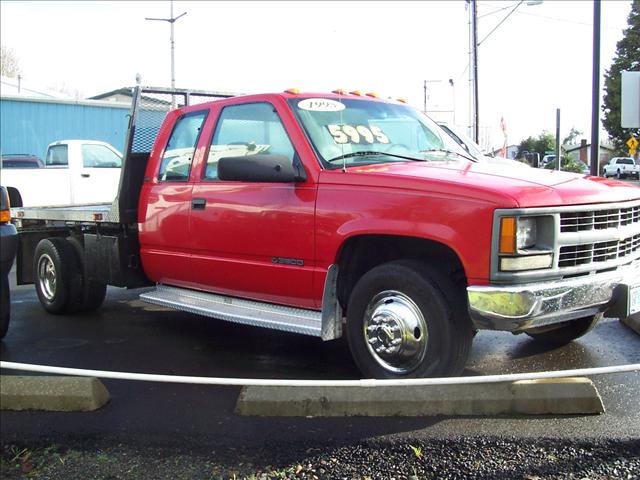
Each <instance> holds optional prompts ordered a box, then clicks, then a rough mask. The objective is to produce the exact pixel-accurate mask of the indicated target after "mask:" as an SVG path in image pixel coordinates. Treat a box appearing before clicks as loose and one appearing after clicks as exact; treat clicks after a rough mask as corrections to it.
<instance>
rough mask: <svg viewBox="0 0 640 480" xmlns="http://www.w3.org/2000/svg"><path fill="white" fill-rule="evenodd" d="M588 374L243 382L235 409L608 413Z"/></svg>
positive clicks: (335, 413) (302, 413)
mask: <svg viewBox="0 0 640 480" xmlns="http://www.w3.org/2000/svg"><path fill="white" fill-rule="evenodd" d="M604 411H605V410H604V405H603V404H602V399H601V398H600V395H599V394H598V391H597V390H596V388H595V386H594V385H593V383H592V382H591V380H589V379H588V378H559V379H548V380H523V381H518V382H502V383H479V384H466V385H438V386H401V387H374V388H362V387H307V388H301V387H243V389H242V391H241V392H240V396H239V397H238V401H237V403H236V411H235V412H236V414H238V415H246V416H250V415H255V416H287V417H349V416H365V417H386V416H390V417H395V416H408V417H415V416H437V415H474V416H476V415H505V414H517V415H585V414H599V413H604Z"/></svg>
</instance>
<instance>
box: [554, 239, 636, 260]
mask: <svg viewBox="0 0 640 480" xmlns="http://www.w3.org/2000/svg"><path fill="white" fill-rule="evenodd" d="M638 251H640V234H638V235H633V236H631V237H628V238H625V239H622V240H611V241H608V242H597V243H586V244H581V245H566V246H564V247H560V259H559V263H558V266H559V267H560V268H564V267H577V266H579V265H588V264H590V263H603V262H608V261H612V260H617V259H619V258H622V257H627V256H629V255H632V254H634V253H635V252H638Z"/></svg>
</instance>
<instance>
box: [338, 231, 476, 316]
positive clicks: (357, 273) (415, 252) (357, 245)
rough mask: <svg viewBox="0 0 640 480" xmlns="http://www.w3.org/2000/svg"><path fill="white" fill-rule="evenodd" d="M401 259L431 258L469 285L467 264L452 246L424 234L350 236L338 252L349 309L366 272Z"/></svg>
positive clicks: (456, 280) (342, 294) (341, 290)
mask: <svg viewBox="0 0 640 480" xmlns="http://www.w3.org/2000/svg"><path fill="white" fill-rule="evenodd" d="M401 259H407V260H419V261H422V262H427V263H429V262H430V263H431V264H432V265H433V266H435V267H437V268H438V269H440V270H441V271H442V272H443V273H444V274H446V275H449V276H450V277H451V279H452V280H453V282H454V284H455V285H457V286H460V288H464V287H466V284H467V280H466V275H465V272H464V267H463V266H462V263H461V262H460V259H459V258H458V256H457V254H456V253H455V252H454V251H453V250H452V249H451V248H449V247H448V246H446V245H444V244H442V243H439V242H435V241H433V240H427V239H423V238H414V237H401V236H392V235H362V236H357V237H353V238H350V239H349V240H347V241H346V242H345V244H344V245H343V246H342V248H341V249H340V253H339V254H338V260H337V263H338V267H339V272H338V285H337V294H338V300H339V301H340V305H341V306H342V308H343V309H345V310H346V306H347V303H348V299H349V295H350V294H351V291H352V290H353V287H354V286H355V284H356V283H357V281H358V280H359V279H360V277H362V275H364V274H365V273H367V272H368V271H369V270H371V269H372V268H374V267H376V266H377V265H381V264H383V263H386V262H390V261H393V260H401Z"/></svg>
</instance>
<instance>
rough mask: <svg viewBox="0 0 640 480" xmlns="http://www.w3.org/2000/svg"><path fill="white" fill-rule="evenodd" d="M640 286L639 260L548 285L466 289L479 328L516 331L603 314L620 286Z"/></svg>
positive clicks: (475, 322)
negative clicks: (608, 270) (616, 267)
mask: <svg viewBox="0 0 640 480" xmlns="http://www.w3.org/2000/svg"><path fill="white" fill-rule="evenodd" d="M639 283H640V260H636V261H634V262H633V263H631V264H629V265H626V266H624V267H621V268H618V269H616V270H614V271H611V272H605V273H599V274H594V275H587V276H583V277H578V278H573V279H569V280H559V281H555V282H548V283H542V282H538V283H530V284H525V285H514V286H509V285H506V286H495V287H479V286H471V287H467V296H468V299H469V312H470V314H471V319H472V320H473V323H474V325H475V327H476V328H478V329H484V330H506V331H509V332H517V331H521V330H527V329H530V328H535V327H541V326H545V325H552V324H554V323H561V322H565V321H567V320H574V319H576V318H582V317H585V316H588V315H595V314H597V313H598V312H604V311H605V310H607V309H608V308H609V307H611V306H612V303H613V301H614V300H615V299H614V290H615V288H616V287H617V286H618V285H620V284H627V285H637V284H639Z"/></svg>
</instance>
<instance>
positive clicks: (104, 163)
mask: <svg viewBox="0 0 640 480" xmlns="http://www.w3.org/2000/svg"><path fill="white" fill-rule="evenodd" d="M82 166H83V167H85V168H120V167H122V158H121V157H120V155H118V154H117V153H116V152H114V151H113V150H111V149H110V148H109V147H107V146H105V145H99V144H91V143H89V144H85V145H82Z"/></svg>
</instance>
